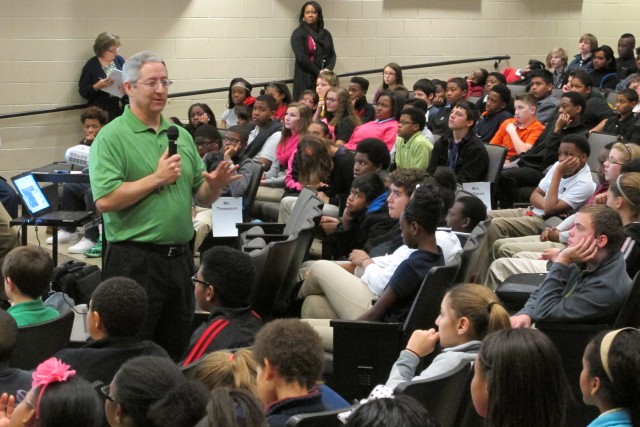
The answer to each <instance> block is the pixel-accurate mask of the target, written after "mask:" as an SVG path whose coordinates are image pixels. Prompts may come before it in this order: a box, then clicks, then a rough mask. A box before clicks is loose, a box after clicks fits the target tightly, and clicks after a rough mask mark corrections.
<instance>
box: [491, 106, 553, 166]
mask: <svg viewBox="0 0 640 427" xmlns="http://www.w3.org/2000/svg"><path fill="white" fill-rule="evenodd" d="M537 105H538V100H537V99H536V98H535V97H534V96H533V95H531V94H530V93H520V94H518V95H516V102H515V110H516V112H515V115H514V117H513V118H512V119H507V120H505V121H504V122H502V124H501V125H500V128H499V129H498V132H496V134H495V136H494V137H493V139H491V144H493V145H502V146H503V147H507V150H508V151H507V159H510V158H511V157H513V156H517V155H518V154H520V153H524V152H525V151H528V150H529V149H530V148H531V146H532V145H533V143H534V142H536V139H538V137H539V136H540V134H541V133H542V131H543V130H544V125H543V124H542V123H540V122H539V121H538V119H537V117H536V108H537ZM508 163H509V160H507V161H506V162H505V165H506V164H508Z"/></svg>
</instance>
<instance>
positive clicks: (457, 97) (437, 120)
mask: <svg viewBox="0 0 640 427" xmlns="http://www.w3.org/2000/svg"><path fill="white" fill-rule="evenodd" d="M467 90H468V85H467V81H466V80H465V79H463V78H462V77H453V78H451V79H449V81H448V82H447V86H446V93H445V99H446V104H445V105H444V106H443V107H442V108H440V110H439V111H438V112H437V113H436V114H433V115H429V121H428V122H427V126H428V127H429V130H431V132H433V133H434V134H436V135H444V134H447V133H449V114H451V110H452V109H453V107H454V105H456V104H458V103H459V102H460V101H464V100H465V99H467ZM474 124H475V123H474Z"/></svg>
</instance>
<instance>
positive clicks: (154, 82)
mask: <svg viewBox="0 0 640 427" xmlns="http://www.w3.org/2000/svg"><path fill="white" fill-rule="evenodd" d="M158 83H159V84H160V86H162V87H163V88H168V87H169V86H171V85H172V84H173V80H169V79H162V80H148V81H146V82H142V83H138V82H136V83H134V86H135V85H137V84H141V85H142V86H146V87H148V88H149V89H155V88H156V87H157V86H158Z"/></svg>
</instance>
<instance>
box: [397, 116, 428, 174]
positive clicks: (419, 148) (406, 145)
mask: <svg viewBox="0 0 640 427" xmlns="http://www.w3.org/2000/svg"><path fill="white" fill-rule="evenodd" d="M398 123H399V127H398V139H397V140H396V145H395V152H396V156H395V163H396V166H397V167H398V168H401V169H402V168H421V169H425V168H426V167H427V166H428V165H429V158H430V157H431V150H432V149H433V144H432V143H431V141H429V140H428V139H427V138H426V137H425V136H424V135H423V133H422V130H423V129H424V127H425V123H426V122H425V118H424V113H423V112H422V111H420V110H418V109H417V108H408V109H405V110H402V114H401V115H400V121H399V122H398Z"/></svg>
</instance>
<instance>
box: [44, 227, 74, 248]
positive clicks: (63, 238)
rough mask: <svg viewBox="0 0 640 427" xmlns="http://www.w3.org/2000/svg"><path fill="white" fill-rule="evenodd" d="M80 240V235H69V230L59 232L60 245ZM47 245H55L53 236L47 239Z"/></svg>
mask: <svg viewBox="0 0 640 427" xmlns="http://www.w3.org/2000/svg"><path fill="white" fill-rule="evenodd" d="M76 240H78V233H69V232H68V231H67V230H58V243H72V242H75V241H76ZM47 245H53V236H51V237H47Z"/></svg>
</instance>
